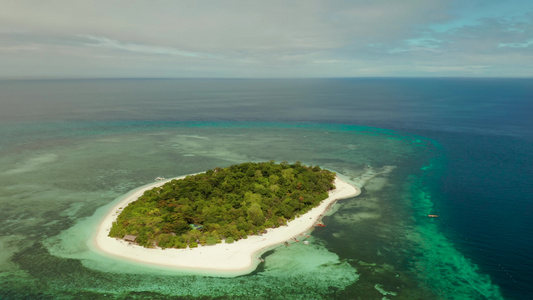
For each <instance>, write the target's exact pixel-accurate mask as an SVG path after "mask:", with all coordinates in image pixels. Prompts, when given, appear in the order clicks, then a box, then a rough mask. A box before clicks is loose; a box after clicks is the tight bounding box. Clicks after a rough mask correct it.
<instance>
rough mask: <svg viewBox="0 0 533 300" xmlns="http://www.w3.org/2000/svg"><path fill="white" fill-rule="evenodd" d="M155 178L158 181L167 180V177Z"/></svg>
mask: <svg viewBox="0 0 533 300" xmlns="http://www.w3.org/2000/svg"><path fill="white" fill-rule="evenodd" d="M155 180H156V181H161V180H165V177H156V178H155Z"/></svg>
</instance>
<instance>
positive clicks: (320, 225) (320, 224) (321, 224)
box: [316, 222, 326, 227]
mask: <svg viewBox="0 0 533 300" xmlns="http://www.w3.org/2000/svg"><path fill="white" fill-rule="evenodd" d="M316 226H318V227H326V225H324V223H322V222H318V223H317V224H316Z"/></svg>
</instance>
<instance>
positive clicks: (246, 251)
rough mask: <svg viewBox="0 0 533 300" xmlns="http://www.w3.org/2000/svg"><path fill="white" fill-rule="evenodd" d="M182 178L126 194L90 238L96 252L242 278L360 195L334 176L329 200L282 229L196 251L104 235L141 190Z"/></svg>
mask: <svg viewBox="0 0 533 300" xmlns="http://www.w3.org/2000/svg"><path fill="white" fill-rule="evenodd" d="M186 176H188V175H186ZM186 176H181V177H176V178H172V179H168V180H164V181H159V182H154V183H152V184H148V185H145V186H143V187H140V188H138V189H135V190H133V191H131V192H129V193H128V194H126V195H125V197H124V199H122V201H120V202H119V203H118V204H116V205H114V206H113V208H112V209H111V210H110V211H109V213H107V214H106V216H105V217H104V218H103V219H102V221H101V222H100V223H99V225H98V230H97V233H96V235H95V236H94V239H93V242H94V245H95V247H96V249H97V250H98V251H100V252H102V253H104V254H106V255H108V256H109V255H110V256H112V257H114V258H120V259H126V260H128V261H133V262H137V263H142V264H149V265H152V266H159V267H167V268H173V269H178V270H180V271H184V272H189V273H197V274H204V275H216V276H238V275H244V274H248V273H250V272H252V271H254V270H255V268H256V267H257V265H258V264H259V263H260V260H259V259H258V257H259V256H260V254H262V253H264V252H266V251H268V250H269V249H272V248H274V247H277V246H279V245H281V244H283V243H284V242H286V241H289V240H291V239H292V238H294V237H297V236H300V235H301V234H302V233H305V232H307V231H310V230H312V228H313V227H314V226H315V224H316V223H317V222H318V221H320V219H321V218H322V216H323V215H324V213H326V212H327V211H328V210H329V209H330V207H331V206H332V204H333V203H335V202H336V201H337V200H341V199H345V198H350V197H355V196H357V195H359V194H360V193H361V190H360V189H359V188H357V187H355V186H353V185H351V184H349V183H347V182H346V181H344V180H342V179H340V178H339V176H338V175H337V176H336V177H335V182H334V184H335V187H336V188H335V189H334V190H332V191H330V192H329V197H328V198H327V199H324V200H322V202H321V203H320V204H319V205H318V206H317V207H314V208H313V209H311V210H309V211H308V212H307V213H306V214H304V215H301V216H300V217H298V218H295V219H294V220H292V221H290V222H288V224H287V225H286V226H281V227H278V228H271V229H267V233H265V234H263V235H260V236H258V235H254V236H248V238H246V239H240V240H238V241H236V242H233V243H231V244H226V243H225V242H224V241H223V242H222V243H221V244H216V245H212V246H207V245H206V246H201V245H199V246H198V248H192V249H191V248H186V249H174V248H167V249H161V248H145V247H142V246H139V245H136V244H133V243H129V242H126V241H124V240H122V239H117V238H112V237H109V236H108V234H109V230H110V229H111V226H112V224H113V222H114V221H115V220H116V218H117V217H118V215H119V214H120V213H121V212H122V209H123V208H124V207H126V206H127V205H128V204H129V203H131V202H133V201H135V200H137V198H139V197H140V196H141V195H142V194H143V193H144V191H146V190H149V189H152V188H154V187H157V186H161V185H163V184H165V183H167V182H169V181H171V180H174V179H181V178H184V177H186Z"/></svg>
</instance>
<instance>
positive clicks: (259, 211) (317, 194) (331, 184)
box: [88, 161, 360, 276]
mask: <svg viewBox="0 0 533 300" xmlns="http://www.w3.org/2000/svg"><path fill="white" fill-rule="evenodd" d="M256 171H260V172H256ZM278 172H279V174H278ZM287 179H288V180H287ZM248 180H252V181H251V182H253V183H250V182H248ZM230 182H233V183H234V184H232V185H229V184H228V183H230ZM247 182H248V183H247ZM181 184H184V185H181ZM185 186H188V187H189V189H186V188H184V187H185ZM208 186H213V188H209V187H208ZM214 186H217V187H218V188H215V187H214ZM193 187H196V189H193ZM222 187H224V188H225V189H227V190H228V191H233V192H228V191H225V190H224V189H222ZM244 187H248V188H247V189H245V188H244ZM198 188H200V189H198ZM217 190H218V191H217ZM178 191H181V192H184V193H183V194H182V193H181V192H180V193H178ZM309 191H310V192H309ZM220 192H222V194H220ZM359 193H360V189H359V188H357V187H355V186H353V185H351V184H349V183H347V182H346V181H344V180H342V179H341V178H340V177H339V175H336V174H335V173H333V172H331V171H327V170H323V169H321V168H319V167H308V166H304V165H302V164H301V163H299V162H296V163H294V164H288V163H285V162H282V163H281V164H275V163H274V162H272V161H271V162H268V163H245V164H241V165H236V166H231V167H228V168H225V169H221V168H215V169H213V170H209V171H207V172H205V173H201V174H193V175H187V176H182V177H179V178H173V179H169V180H166V181H159V182H154V183H151V184H148V185H145V186H143V187H140V188H138V189H135V190H132V191H130V192H129V193H127V194H126V195H124V196H122V197H120V198H119V199H117V201H118V202H117V203H115V204H113V206H112V208H107V209H108V210H109V211H108V212H107V214H106V215H105V216H104V217H103V219H102V220H101V222H100V223H99V225H98V230H97V231H96V232H95V235H94V236H93V238H92V239H91V240H90V243H89V244H88V245H89V246H90V247H91V248H92V249H93V250H95V251H96V252H99V253H101V254H103V255H105V256H111V258H120V259H126V260H127V261H131V262H135V263H142V264H143V265H144V266H145V265H146V264H149V265H151V266H154V267H156V266H159V267H163V268H172V269H173V270H174V269H176V268H177V269H178V270H177V271H180V272H184V273H187V274H203V275H214V276H238V275H243V274H247V273H249V272H252V271H253V270H254V269H255V267H256V266H257V264H259V263H260V262H261V261H262V259H258V258H260V257H259V255H261V253H264V252H266V251H267V250H269V249H272V248H274V247H277V246H279V245H283V243H285V244H286V245H287V244H289V243H294V242H296V241H297V239H300V240H301V241H302V242H303V241H304V240H305V239H306V238H307V237H308V234H307V232H310V230H313V228H315V226H316V225H317V223H318V222H320V220H321V218H322V217H323V215H324V213H325V212H326V211H327V210H328V209H329V208H330V207H331V206H332V205H333V204H334V203H335V202H336V201H337V200H340V199H345V198H349V197H354V196H357V195H358V194H359ZM185 195H188V196H185ZM224 195H226V196H224ZM227 195H232V196H227ZM239 195H241V196H239ZM239 197H240V198H239ZM324 197H326V198H324ZM180 198H187V199H188V203H187V201H186V202H185V203H184V204H177V203H179V200H180ZM224 199H226V200H232V201H233V202H231V201H230V202H227V203H225V202H224V201H223V200H224ZM143 202H144V203H145V205H140V206H138V207H137V205H139V204H135V203H141V204H142V203H143ZM197 202H198V204H196V203H197ZM210 202H213V203H214V204H215V205H209V203H210ZM200 203H203V204H202V206H200ZM186 205H188V206H189V207H190V209H188V208H187V206H186ZM234 206H235V207H234ZM239 211H240V212H239ZM176 212H177V213H178V214H177V215H175V216H173V215H174V214H173V213H176ZM184 212H185V213H184ZM128 216H129V217H128ZM131 217H133V218H131ZM166 220H172V222H171V223H166V222H165V221H166ZM130 224H133V226H131V227H130V226H129V225H130ZM167 224H171V225H167ZM149 227H151V228H150V229H148V228H149ZM180 230H181V231H180ZM258 233H259V234H258ZM184 245H186V246H185V248H184Z"/></svg>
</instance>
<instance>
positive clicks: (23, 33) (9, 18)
mask: <svg viewBox="0 0 533 300" xmlns="http://www.w3.org/2000/svg"><path fill="white" fill-rule="evenodd" d="M361 76H364V77H369V76H371V77H375V76H377V77H383V76H386V77H389V76H411V77H413V76H414V77H419V76H423V77H425V76H460V77H470V76H488V77H531V76H533V1H531V0H479V1H478V0H374V1H367V0H365V1H362V0H325V1H315V0H302V1H299V0H294V1H293V0H284V1H278V0H265V1H254V0H242V1H241V0H216V1H215V0H211V1H205V0H191V1H182V0H175V1H171V0H152V1H135V0H131V1H126V0H124V1H119V0H117V1H109V0H90V1H89V0H85V1H78V0H43V1H40V0H31V1H29V0H13V1H12V0H0V78H20V77H29V78H35V77H37V78H38V77H54V78H56V77H62V78H79V77H247V78H248V77H361Z"/></svg>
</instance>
